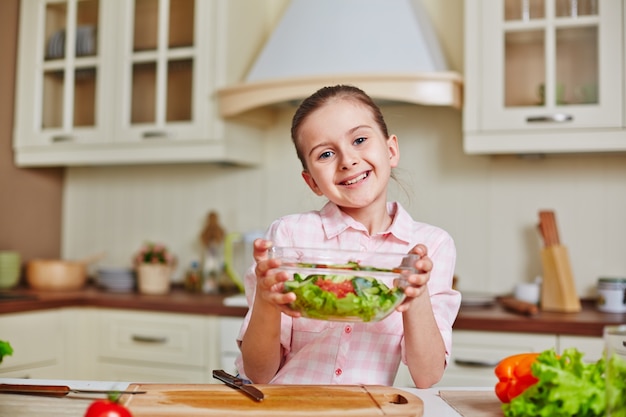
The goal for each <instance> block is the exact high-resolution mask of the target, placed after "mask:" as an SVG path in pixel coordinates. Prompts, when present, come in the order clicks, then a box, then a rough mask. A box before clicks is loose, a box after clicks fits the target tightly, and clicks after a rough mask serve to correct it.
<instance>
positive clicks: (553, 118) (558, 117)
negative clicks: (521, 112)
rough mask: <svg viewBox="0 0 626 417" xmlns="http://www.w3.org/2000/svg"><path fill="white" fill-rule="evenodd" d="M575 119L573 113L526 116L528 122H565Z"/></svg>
mask: <svg viewBox="0 0 626 417" xmlns="http://www.w3.org/2000/svg"><path fill="white" fill-rule="evenodd" d="M572 120H574V116H572V115H571V114H563V113H557V114H551V115H549V116H530V117H527V118H526V121H527V122H528V123H565V122H571V121H572Z"/></svg>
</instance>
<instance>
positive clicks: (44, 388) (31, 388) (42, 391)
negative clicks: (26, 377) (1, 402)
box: [0, 384, 146, 397]
mask: <svg viewBox="0 0 626 417" xmlns="http://www.w3.org/2000/svg"><path fill="white" fill-rule="evenodd" d="M2 392H4V393H7V394H32V395H45V396H48V397H65V396H66V395H67V394H70V393H72V394H119V395H123V394H145V393H146V391H119V390H114V389H108V390H100V389H74V388H70V387H68V386H66V385H25V384H0V393H2Z"/></svg>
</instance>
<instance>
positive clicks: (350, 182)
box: [346, 173, 367, 185]
mask: <svg viewBox="0 0 626 417" xmlns="http://www.w3.org/2000/svg"><path fill="white" fill-rule="evenodd" d="M365 178H367V173H364V174H363V175H359V176H358V177H356V178H354V179H353V180H350V181H346V185H352V184H354V183H357V182H359V181H361V180H363V179H365Z"/></svg>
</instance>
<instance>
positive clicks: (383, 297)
mask: <svg viewBox="0 0 626 417" xmlns="http://www.w3.org/2000/svg"><path fill="white" fill-rule="evenodd" d="M318 279H326V280H335V281H336V282H337V281H345V280H350V281H351V282H352V285H353V287H354V289H355V292H356V294H352V293H349V294H347V295H346V296H345V297H343V298H339V297H337V296H336V295H335V294H334V293H332V292H328V291H324V290H323V289H321V288H320V287H319V286H317V285H315V282H316V281H317V280H318ZM284 290H285V292H293V293H295V294H296V301H294V302H293V303H292V304H291V307H292V308H293V309H294V310H298V311H301V312H302V313H303V314H304V315H305V316H306V317H309V318H314V319H327V318H329V317H358V318H360V319H361V320H363V321H365V322H367V321H371V320H373V319H374V318H376V317H377V316H379V315H380V314H384V313H386V312H389V311H391V310H392V309H393V308H394V307H395V306H396V304H397V303H398V301H400V300H401V299H402V297H403V294H404V292H403V290H401V289H399V288H391V289H390V288H388V287H387V286H386V285H385V284H384V283H382V282H380V281H378V280H376V279H374V278H370V277H362V276H354V277H350V276H345V275H339V276H336V275H320V274H313V275H309V276H307V277H306V278H303V277H302V276H300V274H297V273H296V274H294V279H293V280H290V281H287V282H285V287H284Z"/></svg>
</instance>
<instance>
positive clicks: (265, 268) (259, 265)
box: [253, 239, 300, 317]
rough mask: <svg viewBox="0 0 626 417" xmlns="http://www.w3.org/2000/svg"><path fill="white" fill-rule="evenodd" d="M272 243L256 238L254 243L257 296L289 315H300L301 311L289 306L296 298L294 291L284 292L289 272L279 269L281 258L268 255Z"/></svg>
mask: <svg viewBox="0 0 626 417" xmlns="http://www.w3.org/2000/svg"><path fill="white" fill-rule="evenodd" d="M272 245H273V244H272V242H271V241H269V240H265V239H256V240H255V241H254V244H253V247H254V252H253V256H254V260H255V261H256V268H255V273H256V280H257V281H256V298H258V299H259V300H260V301H262V302H265V303H268V304H271V305H273V306H274V307H276V308H278V309H279V310H280V311H282V312H283V313H285V314H287V315H289V316H292V317H300V313H299V312H297V311H294V310H292V309H291V308H290V307H289V304H291V303H292V302H294V301H295V300H296V295H295V294H294V293H292V292H289V293H283V288H284V285H283V283H284V282H285V281H287V280H289V274H288V273H287V272H285V271H277V270H276V268H277V267H279V266H280V260H279V259H270V258H269V256H268V250H269V249H270V248H271V247H272Z"/></svg>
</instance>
